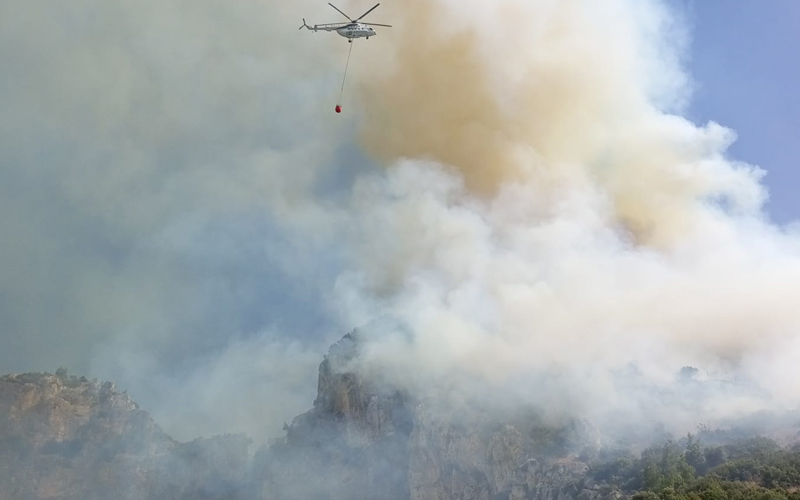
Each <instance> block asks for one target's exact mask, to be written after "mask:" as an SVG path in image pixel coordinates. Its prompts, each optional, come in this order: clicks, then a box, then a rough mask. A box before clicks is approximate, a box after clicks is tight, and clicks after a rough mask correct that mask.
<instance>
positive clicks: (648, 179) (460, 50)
mask: <svg viewBox="0 0 800 500" xmlns="http://www.w3.org/2000/svg"><path fill="white" fill-rule="evenodd" d="M636 5H637V4H636V3H635V2H629V1H626V0H615V1H611V2H604V3H603V6H602V8H601V7H599V6H598V5H597V2H594V1H589V0H569V1H559V2H554V1H550V0H540V1H537V2H521V1H509V0H506V1H500V2H492V3H490V5H488V6H487V5H482V3H478V2H459V3H457V4H456V3H452V2H447V1H441V0H440V1H437V0H412V1H408V2H392V3H386V4H385V5H384V6H382V9H384V10H383V11H376V12H380V13H381V16H382V17H381V19H388V20H390V21H391V22H392V23H393V24H394V28H392V29H380V28H379V29H380V30H381V33H380V36H379V37H378V38H377V39H376V41H375V42H372V41H370V42H367V43H372V44H373V45H372V46H369V47H368V48H364V49H362V48H361V47H358V48H357V50H364V51H366V55H367V61H366V62H362V63H361V65H360V67H359V69H357V71H359V72H360V78H359V80H360V89H359V95H360V96H362V97H363V111H364V113H365V119H364V122H363V127H362V129H361V139H362V142H363V144H364V147H365V149H366V151H368V152H369V153H370V154H371V155H373V156H374V157H375V158H377V159H379V160H380V161H382V162H384V163H386V164H391V163H392V162H394V161H396V160H398V159H400V158H417V159H429V160H433V161H435V162H438V163H441V164H444V165H448V166H452V167H455V168H457V169H458V170H459V171H460V172H461V174H462V175H463V177H464V180H465V182H466V185H467V187H468V188H469V189H470V190H471V191H472V192H473V193H476V194H479V195H482V196H491V195H493V194H496V193H497V191H498V189H500V188H501V186H503V185H506V184H508V183H514V182H521V181H530V180H534V181H535V182H537V183H539V184H540V185H548V186H550V188H549V189H550V192H552V190H553V189H559V187H563V186H564V185H565V184H566V185H568V186H572V185H574V184H575V183H576V182H589V183H596V184H599V186H600V188H601V189H603V190H604V191H605V192H607V193H608V195H609V196H610V198H611V202H612V203H613V205H614V206H615V207H616V211H617V215H618V218H619V221H620V223H621V224H622V225H623V226H624V227H625V228H626V229H627V230H629V231H630V232H631V233H632V234H633V236H634V237H635V238H636V240H637V241H638V242H639V243H644V244H656V245H661V246H663V245H666V244H669V243H671V242H674V241H675V239H676V238H678V237H680V235H681V234H684V233H685V232H686V231H688V230H690V229H692V218H693V215H692V209H693V205H694V204H695V203H697V202H702V201H703V198H704V197H706V196H710V195H715V194H718V193H717V191H725V190H726V189H727V188H726V187H725V186H722V187H720V185H719V183H715V182H713V181H711V180H709V178H708V175H709V173H708V167H707V166H706V167H704V166H703V165H701V164H700V162H701V161H706V160H707V159H708V156H707V151H705V149H719V144H718V143H721V142H724V141H726V140H728V139H727V138H726V137H722V138H720V137H719V133H718V132H719V130H718V129H710V130H697V129H695V128H694V126H692V125H690V124H688V123H686V122H684V121H683V120H682V119H680V118H677V117H669V116H665V115H664V113H663V112H662V109H660V107H665V108H667V107H670V106H672V105H675V104H676V103H680V102H681V101H682V99H683V98H684V95H685V92H686V90H685V81H684V80H683V79H682V77H681V75H682V73H681V72H680V69H679V67H678V65H677V64H676V62H677V60H678V56H679V54H678V53H679V52H680V50H681V46H680V44H679V43H676V45H677V48H675V49H674V50H673V51H672V52H673V53H670V51H669V50H667V51H666V54H665V51H663V50H662V49H661V47H659V46H655V45H656V44H654V43H653V42H652V40H650V38H659V37H662V38H663V35H664V33H663V32H665V31H666V30H668V29H669V28H670V27H671V26H673V23H671V22H670V20H669V18H668V16H667V14H666V12H665V11H664V10H663V9H662V8H661V7H660V6H659V4H658V3H656V2H639V3H638V8H637V7H636ZM643 6H645V7H643ZM376 18H377V17H376ZM670 34H671V33H670ZM670 42H676V40H670ZM650 57H652V58H656V61H655V62H656V64H653V63H652V62H651V61H648V58H650ZM737 195H738V194H737ZM747 196H748V197H750V198H753V199H755V203H756V204H757V203H758V201H759V200H760V198H759V194H758V193H752V189H750V192H749V193H748V194H747Z"/></svg>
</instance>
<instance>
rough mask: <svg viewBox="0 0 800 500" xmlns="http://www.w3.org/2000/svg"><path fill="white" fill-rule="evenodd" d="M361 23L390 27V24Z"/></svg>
mask: <svg viewBox="0 0 800 500" xmlns="http://www.w3.org/2000/svg"><path fill="white" fill-rule="evenodd" d="M361 24H364V25H366V26H383V27H384V28H391V27H392V25H391V24H375V23H361Z"/></svg>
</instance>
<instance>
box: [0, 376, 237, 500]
mask: <svg viewBox="0 0 800 500" xmlns="http://www.w3.org/2000/svg"><path fill="white" fill-rule="evenodd" d="M248 445H249V440H247V438H245V437H242V436H226V437H219V438H214V439H210V440H197V441H194V442H192V443H185V444H182V443H178V442H176V441H175V440H173V439H171V438H170V437H169V436H168V435H166V434H165V433H164V432H163V431H162V430H161V428H160V427H158V425H156V423H155V422H153V420H152V419H151V418H150V416H149V415H148V414H147V413H146V412H144V411H142V410H140V409H139V407H138V406H137V405H136V403H134V402H133V401H132V400H131V399H130V398H129V397H128V396H127V395H126V394H124V393H120V392H118V391H117V390H116V388H115V387H114V384H112V383H109V382H106V383H102V384H101V383H98V382H97V381H92V380H87V379H85V378H83V377H81V378H76V377H67V376H66V374H65V373H63V372H62V373H59V374H58V375H49V374H35V373H32V374H23V375H8V376H5V377H2V378H0V499H2V500H6V499H8V500H16V499H26V500H27V499H30V500H35V499H36V500H38V499H76V500H77V499H82V500H83V499H98V500H99V499H119V500H127V499H130V500H139V499H156V498H158V499H172V498H176V499H177V498H187V495H188V496H189V497H193V498H195V497H199V496H202V497H203V498H231V497H230V494H231V493H232V492H233V493H236V492H238V491H240V490H241V487H242V485H243V484H244V480H245V475H246V471H247V469H246V467H247V459H248V454H247V447H248Z"/></svg>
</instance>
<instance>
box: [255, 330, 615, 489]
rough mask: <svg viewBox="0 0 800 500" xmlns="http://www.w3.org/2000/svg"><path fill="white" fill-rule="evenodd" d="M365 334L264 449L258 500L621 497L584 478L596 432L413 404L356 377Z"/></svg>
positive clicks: (350, 343)
mask: <svg viewBox="0 0 800 500" xmlns="http://www.w3.org/2000/svg"><path fill="white" fill-rule="evenodd" d="M358 356H359V339H358V334H357V333H354V334H350V335H348V336H346V337H345V338H343V339H342V340H341V341H340V342H339V343H337V344H336V345H334V346H333V347H332V348H331V351H330V353H329V355H328V356H327V357H326V359H325V361H324V362H323V363H322V364H321V366H320V371H319V384H318V387H319V389H318V396H317V399H316V401H315V402H314V407H313V409H312V410H311V411H309V412H308V413H306V414H304V415H301V416H299V417H297V418H295V419H294V421H293V422H292V424H291V426H289V427H288V429H287V436H286V439H285V441H283V442H281V443H278V444H275V445H274V446H273V447H272V448H271V449H269V450H265V451H262V452H261V453H260V454H259V456H258V459H257V463H256V468H257V469H258V470H260V471H261V478H260V480H259V481H260V484H259V490H260V496H261V498H265V499H271V500H272V499H274V500H284V499H286V500H289V499H291V500H294V499H297V500H299V499H307V500H311V499H320V500H322V499H324V500H360V499H363V500H367V499H371V500H374V499H381V500H408V499H410V500H456V499H459V500H501V499H502V500H524V499H540V500H567V499H581V500H594V499H599V498H614V497H618V496H619V494H618V493H616V492H614V491H603V492H602V493H601V491H600V489H599V488H597V487H595V486H593V485H592V484H591V482H590V481H588V480H587V479H586V470H587V463H586V461H585V458H586V457H581V456H579V454H578V453H579V452H580V451H584V452H585V451H586V448H587V447H588V448H592V447H593V446H595V445H596V443H595V442H593V440H592V433H591V429H590V427H589V426H587V425H585V424H583V423H580V422H575V421H573V422H568V423H565V424H564V425H562V426H557V427H552V426H545V425H543V424H542V423H541V421H540V420H539V419H538V417H537V416H536V415H535V414H527V415H526V414H521V415H516V416H515V418H514V419H513V423H509V422H499V421H497V420H496V419H494V418H491V419H490V418H484V417H483V416H482V412H481V411H480V409H479V408H475V412H469V411H468V412H464V411H463V410H462V411H458V412H455V411H448V410H447V409H446V408H442V407H441V406H440V405H436V404H429V403H430V402H426V401H421V400H415V399H414V398H412V397H410V396H409V395H407V394H404V393H403V392H401V391H398V390H397V389H395V388H392V387H390V386H387V385H384V384H382V383H380V381H376V380H374V379H370V380H367V379H365V378H364V377H363V376H362V375H361V374H360V373H359V370H358V366H359V364H358V362H357V360H358Z"/></svg>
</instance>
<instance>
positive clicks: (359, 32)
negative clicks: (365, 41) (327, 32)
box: [336, 23, 377, 40]
mask: <svg viewBox="0 0 800 500" xmlns="http://www.w3.org/2000/svg"><path fill="white" fill-rule="evenodd" d="M336 32H337V33H339V35H341V36H343V37H345V38H348V39H351V40H352V39H354V38H369V37H371V36H375V35H377V33H376V32H375V30H374V29H372V28H370V27H369V26H365V25H363V24H361V23H353V24H348V25H347V26H342V27H341V28H339V29H337V30H336Z"/></svg>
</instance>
